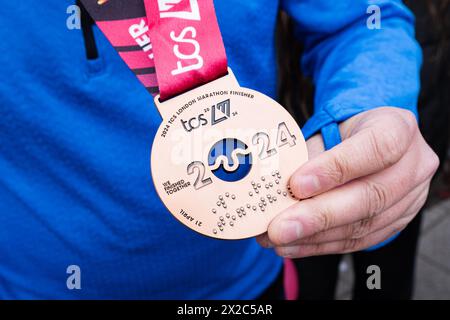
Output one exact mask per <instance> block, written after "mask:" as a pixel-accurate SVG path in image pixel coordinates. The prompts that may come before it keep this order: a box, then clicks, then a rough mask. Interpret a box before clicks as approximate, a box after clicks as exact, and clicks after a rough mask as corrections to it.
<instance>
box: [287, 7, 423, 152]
mask: <svg viewBox="0 0 450 320" xmlns="http://www.w3.org/2000/svg"><path fill="white" fill-rule="evenodd" d="M281 6H282V9H283V10H285V11H286V12H287V13H288V14H289V15H290V16H291V17H292V18H293V19H294V21H295V24H296V35H297V37H298V39H299V40H300V41H301V42H302V43H303V45H304V48H305V51H304V55H303V57H302V61H301V64H302V67H303V70H304V71H305V73H306V75H307V76H311V77H312V78H313V81H314V84H315V88H316V93H315V99H314V100H315V101H314V115H313V116H312V117H311V119H309V121H308V122H307V123H306V124H305V126H304V127H303V133H304V135H305V138H306V139H307V138H309V137H311V136H312V135H314V134H315V133H317V132H319V131H321V132H322V136H323V139H324V142H325V147H326V148H327V149H329V148H332V147H333V146H334V145H336V144H338V143H340V141H341V140H340V135H339V129H338V124H339V122H342V121H344V120H346V119H348V118H350V117H352V116H354V115H356V114H358V113H360V112H363V111H367V110H369V109H372V108H376V107H380V106H395V107H400V108H405V109H408V110H411V111H412V112H414V113H415V114H416V116H417V99H418V94H419V87H420V84H419V79H420V66H421V63H422V55H421V49H420V47H419V45H418V44H417V42H416V41H415V39H414V16H413V15H412V13H411V12H410V11H409V10H408V9H407V8H406V7H405V6H404V5H403V3H402V2H401V1H399V0H339V1H336V0H320V1H318V0H282V1H281ZM378 10H379V14H380V22H381V25H380V27H381V28H380V29H377V28H373V27H372V26H374V24H373V22H374V21H376V20H374V18H375V16H374V14H375V15H376V14H377V12H378Z"/></svg>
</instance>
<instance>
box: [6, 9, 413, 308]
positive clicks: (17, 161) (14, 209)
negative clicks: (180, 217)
mask: <svg viewBox="0 0 450 320" xmlns="http://www.w3.org/2000/svg"><path fill="white" fill-rule="evenodd" d="M72 4H73V0H60V1H35V0H23V1H3V2H2V5H1V9H0V52H1V54H0V299H12V298H22V299H24V298H25V299H28V298H62V299H79V298H85V299H89V298H125V299H132V298H138V299H145V298H187V299H197V298H233V299H240V298H255V297H257V296H258V295H259V294H261V293H262V291H263V290H265V289H266V288H267V287H268V286H269V284H270V283H271V282H272V281H273V280H274V278H275V277H276V275H277V274H278V272H279V271H280V268H281V265H282V260H281V259H280V258H278V257H277V256H276V255H275V254H274V253H273V252H272V251H271V250H265V249H262V248H261V247H260V246H259V245H258V244H257V243H256V242H255V240H253V239H251V240H245V241H235V242H227V241H219V240H212V239H209V238H205V237H202V236H200V235H198V234H196V233H195V232H192V231H190V230H188V229H187V228H185V227H184V226H182V225H181V224H179V223H178V222H177V221H176V220H175V219H174V218H173V217H172V216H171V215H170V214H169V213H168V212H167V211H166V209H165V208H164V206H163V205H162V203H161V202H160V200H159V198H158V197H157V195H156V194H155V189H154V186H153V185H152V180H151V177H150V168H149V155H150V149H151V146H152V140H153V137H154V134H155V132H156V130H157V128H158V126H159V123H160V121H161V120H160V117H159V114H158V112H157V110H156V109H155V107H154V105H153V102H152V99H151V97H150V95H149V94H148V93H147V92H146V90H145V89H144V88H143V87H142V86H141V85H140V83H139V82H138V80H137V79H136V78H135V77H134V75H133V74H132V73H131V72H130V70H129V69H128V68H127V67H126V65H125V64H124V63H123V62H122V60H121V59H120V58H119V56H118V55H117V53H116V52H115V51H114V49H113V48H112V47H111V45H110V44H109V43H108V41H107V40H106V39H105V38H104V36H103V35H102V34H101V33H100V32H99V31H98V30H96V31H95V36H96V41H97V45H98V47H99V53H100V55H99V58H98V59H96V60H90V61H88V60H87V59H86V55H85V48H84V43H83V37H82V32H81V31H80V30H69V29H68V28H67V27H66V19H67V18H68V15H67V14H66V9H67V7H68V6H69V5H72ZM215 4H216V9H217V15H218V19H219V23H220V26H221V30H222V33H223V38H224V41H225V45H226V49H227V53H228V58H229V64H230V67H231V68H232V69H233V71H234V72H235V74H236V76H237V77H238V79H239V81H240V83H241V84H242V85H243V86H245V87H249V88H253V89H256V90H259V91H262V92H263V93H265V94H267V95H269V96H272V97H275V94H276V82H277V79H276V76H275V75H276V63H275V61H276V59H275V43H274V32H275V25H276V19H277V12H278V10H279V9H280V8H282V9H284V10H286V11H287V12H288V13H289V14H290V15H291V16H292V17H293V18H294V19H295V21H296V23H297V35H298V37H299V39H300V40H302V41H303V42H304V43H305V45H306V54H305V56H304V57H303V66H304V69H305V70H306V71H307V72H308V74H309V75H311V76H312V77H313V78H314V81H315V84H316V90H317V91H316V99H315V109H316V110H315V114H314V116H313V117H312V118H311V119H310V120H309V122H308V123H307V124H306V125H305V127H304V128H303V131H304V134H305V136H306V137H310V136H311V135H312V134H314V133H315V132H318V131H320V130H322V132H323V134H324V138H325V140H326V141H327V145H328V146H329V147H330V146H332V145H333V144H334V143H336V142H338V140H339V137H338V135H337V134H336V133H337V131H336V128H337V126H336V124H337V123H339V122H340V121H343V120H345V119H347V118H349V117H351V116H353V115H355V114H357V113H360V112H362V111H364V110H368V109H370V108H375V107H378V106H383V105H391V106H398V107H402V108H408V109H410V110H412V111H414V112H416V101H417V95H418V90H419V80H418V78H419V68H420V62H421V53H420V49H419V47H418V45H417V44H416V42H415V40H414V29H413V24H414V21H413V16H412V15H411V13H410V12H409V11H408V10H407V9H406V8H405V7H404V6H403V5H402V3H401V1H395V0H372V1H368V0H367V1H366V0H340V1H334V0H321V1H318V0H285V1H279V0H247V1H241V0H215ZM370 4H377V5H378V6H379V7H380V8H381V17H382V20H381V27H382V29H381V30H370V29H368V28H367V26H366V20H367V18H368V17H369V15H368V14H367V13H366V10H367V8H368V6H369V5H370ZM256 114H257V113H256ZM333 141H334V142H333ZM70 265H78V266H79V267H80V268H81V290H68V288H67V286H66V279H67V278H68V277H69V274H67V273H66V269H67V267H68V266H70Z"/></svg>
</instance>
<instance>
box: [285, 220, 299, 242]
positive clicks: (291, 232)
mask: <svg viewBox="0 0 450 320" xmlns="http://www.w3.org/2000/svg"><path fill="white" fill-rule="evenodd" d="M280 233H281V235H280V241H281V243H283V244H289V243H291V242H294V241H296V240H298V239H300V237H301V233H302V228H301V225H300V223H298V222H297V221H283V222H281V224H280Z"/></svg>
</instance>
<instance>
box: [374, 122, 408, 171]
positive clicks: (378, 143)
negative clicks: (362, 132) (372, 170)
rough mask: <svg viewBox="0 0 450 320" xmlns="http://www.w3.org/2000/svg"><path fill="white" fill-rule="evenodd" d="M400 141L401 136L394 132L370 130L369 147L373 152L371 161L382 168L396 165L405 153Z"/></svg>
mask: <svg viewBox="0 0 450 320" xmlns="http://www.w3.org/2000/svg"><path fill="white" fill-rule="evenodd" d="M400 136H401V135H400ZM400 140H401V139H400V137H399V135H398V134H396V133H395V132H393V131H392V130H380V129H378V130H376V129H371V130H369V131H368V145H369V147H370V150H371V151H372V152H371V153H370V155H371V157H372V159H371V160H372V161H375V162H376V163H377V164H378V165H379V167H382V168H388V167H390V166H392V165H393V164H395V163H396V162H397V161H398V160H399V159H400V158H401V157H402V155H403V152H404V148H402V147H401V145H402V144H401V141H400Z"/></svg>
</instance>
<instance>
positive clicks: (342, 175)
mask: <svg viewBox="0 0 450 320" xmlns="http://www.w3.org/2000/svg"><path fill="white" fill-rule="evenodd" d="M330 160H331V161H330V164H329V165H328V167H327V168H325V170H324V175H325V177H326V178H327V179H329V180H331V182H332V183H333V184H334V185H342V184H344V183H345V182H346V179H347V177H348V176H349V173H350V166H349V164H348V161H347V160H346V159H344V157H342V156H340V155H336V154H335V155H333V156H332V157H331V159H330Z"/></svg>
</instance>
